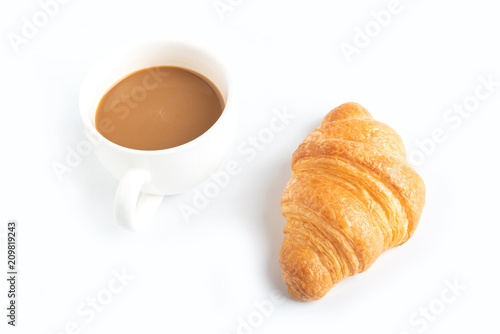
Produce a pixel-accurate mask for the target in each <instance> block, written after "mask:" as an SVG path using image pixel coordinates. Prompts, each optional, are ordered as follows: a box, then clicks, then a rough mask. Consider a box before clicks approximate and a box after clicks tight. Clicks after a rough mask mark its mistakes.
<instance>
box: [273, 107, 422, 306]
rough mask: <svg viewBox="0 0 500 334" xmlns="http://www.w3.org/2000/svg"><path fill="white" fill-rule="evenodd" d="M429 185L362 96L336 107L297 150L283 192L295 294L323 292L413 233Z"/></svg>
mask: <svg viewBox="0 0 500 334" xmlns="http://www.w3.org/2000/svg"><path fill="white" fill-rule="evenodd" d="M424 201H425V186H424V183H423V181H422V179H421V178H420V176H419V175H418V174H417V173H416V172H415V171H414V170H413V168H412V167H411V166H410V164H409V163H408V162H406V153H405V148H404V145H403V142H402V140H401V137H400V136H399V135H398V134H397V133H396V132H395V131H394V130H393V129H392V128H390V127H389V126H388V125H386V124H384V123H382V122H379V121H376V120H374V119H373V117H372V116H371V115H370V113H369V112H368V111H367V110H366V109H365V108H363V107H362V106H361V105H359V104H357V103H346V104H343V105H341V106H339V107H337V108H335V109H334V110H332V111H331V112H330V113H328V115H326V117H325V118H324V119H323V121H322V122H321V126H320V127H319V128H317V129H315V130H313V131H312V132H311V133H310V134H309V135H308V136H307V137H306V139H305V140H304V141H303V142H302V144H301V145H300V146H299V148H298V149H297V150H296V151H295V153H294V154H293V157H292V177H291V180H290V181H289V182H288V184H287V186H286V188H285V190H284V193H283V197H282V199H281V208H282V214H283V216H284V217H285V218H286V220H287V223H286V225H285V227H284V233H285V237H284V240H283V243H282V245H281V249H280V255H279V261H280V265H281V268H282V275H283V279H284V281H285V283H286V284H287V285H288V292H289V294H290V295H291V296H292V297H293V298H295V299H297V300H301V301H311V300H317V299H320V298H322V297H323V296H324V295H326V293H327V292H328V291H330V289H331V288H332V287H333V286H334V285H335V284H337V283H338V282H340V281H341V280H343V279H344V278H345V277H347V276H351V275H355V274H357V273H361V272H363V271H365V270H367V269H368V268H369V267H370V266H371V265H372V264H373V262H375V260H376V259H377V258H378V257H379V256H380V254H382V253H383V252H384V251H386V250H387V249H390V248H392V247H396V246H399V245H401V244H403V243H405V242H406V241H407V240H408V239H409V238H410V237H411V236H412V235H413V232H415V229H416V227H417V224H418V221H419V219H420V214H421V212H422V209H423V206H424Z"/></svg>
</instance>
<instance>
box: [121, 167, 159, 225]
mask: <svg viewBox="0 0 500 334" xmlns="http://www.w3.org/2000/svg"><path fill="white" fill-rule="evenodd" d="M149 181H151V173H150V172H148V171H146V170H143V169H131V170H129V171H128V172H126V173H125V175H123V177H122V179H121V180H120V184H119V185H118V189H117V190H116V196H115V204H114V212H115V221H116V222H117V223H118V225H120V226H121V227H123V228H125V229H127V230H129V231H139V230H142V229H144V227H146V225H147V223H148V221H149V220H150V219H151V218H152V217H153V216H154V214H155V213H156V210H157V209H158V207H159V206H160V204H161V201H162V200H163V196H160V195H149V194H144V193H141V188H142V186H143V185H144V183H146V182H149Z"/></svg>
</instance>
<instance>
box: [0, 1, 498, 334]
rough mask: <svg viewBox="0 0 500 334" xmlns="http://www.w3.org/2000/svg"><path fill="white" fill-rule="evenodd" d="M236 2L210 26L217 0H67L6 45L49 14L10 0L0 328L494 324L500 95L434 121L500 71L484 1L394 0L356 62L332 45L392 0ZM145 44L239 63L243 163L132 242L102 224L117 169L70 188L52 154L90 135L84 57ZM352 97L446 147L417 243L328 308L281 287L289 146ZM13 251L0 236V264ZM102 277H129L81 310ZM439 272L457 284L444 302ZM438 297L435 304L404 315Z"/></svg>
mask: <svg viewBox="0 0 500 334" xmlns="http://www.w3.org/2000/svg"><path fill="white" fill-rule="evenodd" d="M232 3H233V4H234V6H233V10H231V11H228V12H226V13H225V15H224V19H221V17H220V16H219V15H218V14H217V12H216V10H215V9H214V7H213V2H212V0H198V1H173V0H170V1H159V0H158V1H154V0H142V1H130V0H129V1H127V0H107V1H97V0H86V1H79V0H73V1H69V2H68V3H67V4H65V5H61V6H60V8H59V11H58V12H57V13H56V15H55V16H54V17H52V18H50V20H49V22H48V24H47V25H46V26H44V27H42V28H40V30H39V31H38V34H36V36H34V37H32V38H30V39H29V40H27V43H26V44H23V45H20V46H19V52H18V53H16V52H14V48H13V47H12V45H11V43H10V42H9V39H8V36H9V34H10V33H15V34H20V33H21V28H22V25H23V17H26V18H28V19H29V20H32V17H33V15H35V14H36V13H37V12H39V11H40V10H41V7H40V5H39V4H38V2H37V1H34V0H23V1H6V0H2V2H1V8H0V22H1V23H0V25H1V31H0V34H1V35H0V37H1V39H0V47H1V62H0V71H1V72H0V73H1V76H0V92H1V101H2V102H1V109H0V114H1V119H0V143H1V157H2V160H1V162H0V170H1V173H0V180H1V183H0V185H1V186H0V203H1V204H0V209H1V210H0V222H1V226H2V227H1V229H2V233H4V234H5V226H6V223H7V220H8V219H17V220H18V222H19V229H20V232H19V235H20V241H19V247H20V250H19V259H20V260H19V262H20V264H19V266H20V267H19V272H20V278H19V286H18V289H19V299H18V303H19V309H18V327H16V328H15V329H12V328H8V327H10V326H7V325H6V320H7V318H6V317H5V313H6V310H5V307H4V305H6V303H7V298H6V292H7V286H6V281H5V279H3V278H2V280H1V282H2V283H1V284H0V289H1V290H0V296H1V297H0V304H1V305H2V307H1V309H2V310H4V311H1V316H0V319H2V320H1V324H0V332H1V333H41V334H50V333H64V331H65V327H66V326H68V325H69V328H71V326H72V325H71V324H72V323H75V324H76V325H77V326H78V331H76V332H78V333H221V334H223V333H229V334H233V333H252V332H253V333H304V332H307V333H309V332H310V333H394V334H399V333H402V332H406V333H411V334H413V333H421V332H425V333H471V332H484V333H486V332H487V333H498V331H499V327H500V326H499V325H498V314H499V311H500V307H499V304H498V300H499V298H500V289H499V286H498V282H499V278H500V276H499V271H498V269H497V265H498V254H499V250H500V246H499V243H498V233H499V232H500V227H499V223H500V221H499V216H498V207H499V205H500V201H499V200H500V195H499V192H498V187H500V179H499V173H498V164H497V163H498V123H499V121H500V116H499V115H500V113H499V112H500V87H496V88H495V92H494V93H493V94H491V95H490V96H489V97H488V98H487V99H485V100H484V101H481V102H480V105H479V106H478V107H477V108H476V109H475V110H474V111H473V112H471V113H470V116H469V117H467V118H464V119H463V120H461V121H460V124H458V122H459V121H456V123H455V122H451V121H449V120H448V121H447V120H445V118H444V117H445V115H446V113H447V110H448V109H449V108H453V106H454V104H461V103H462V102H463V101H464V100H467V99H468V100H470V97H471V96H473V95H474V91H475V88H476V87H477V86H478V85H479V84H480V81H479V79H478V78H479V77H483V78H487V77H488V76H491V77H492V79H493V80H494V81H500V71H499V69H498V66H499V61H500V47H499V38H498V32H499V31H500V20H498V9H497V7H495V2H494V1H492V0H475V1H457V0H453V1H452V0H446V1H430V0H413V1H410V0H401V10H400V12H399V13H398V14H397V15H394V16H393V17H392V20H391V22H390V23H389V24H388V25H387V26H386V27H384V28H383V29H382V31H381V32H380V33H379V34H378V35H377V36H376V37H374V38H372V39H371V42H370V43H369V45H368V46H367V47H365V48H362V49H360V50H359V54H355V55H353V56H352V61H351V62H348V61H347V59H346V57H345V56H344V55H343V53H342V51H341V48H340V45H341V44H342V43H343V42H344V43H351V44H352V43H353V39H354V36H355V33H356V30H355V29H356V27H358V28H360V29H363V28H364V27H365V25H366V24H367V23H369V22H370V21H372V20H373V18H372V16H371V15H370V12H371V11H372V10H376V11H378V10H381V9H384V8H387V5H388V3H389V1H388V0H383V1H381V0H377V1H372V0H370V1H369V0H363V1H326V0H325V1H318V0H313V1H290V0H288V1H285V0H275V1H263V0H252V1H245V0H243V1H236V0H233V1H232ZM10 36H12V35H10ZM155 36H163V37H179V38H185V39H188V40H193V41H196V42H200V43H202V44H204V45H206V46H207V47H209V48H210V49H212V50H213V51H215V52H216V53H218V54H219V55H220V56H221V57H222V58H223V59H224V60H225V61H226V62H227V64H228V66H229V67H230V68H231V69H232V71H233V72H234V73H233V74H234V77H235V83H236V88H237V93H236V95H237V96H236V99H237V107H238V113H239V129H238V134H237V137H236V138H235V141H234V145H233V149H232V151H231V153H230V155H229V157H228V159H235V160H237V161H238V162H239V163H240V165H241V168H242V171H241V173H240V174H239V175H237V176H235V177H233V178H232V179H231V182H230V184H229V185H228V186H227V187H226V188H225V189H222V190H221V191H220V193H219V194H218V196H216V197H215V198H213V199H211V200H210V205H209V207H208V208H206V209H204V210H201V212H200V213H199V215H197V216H192V217H191V221H190V223H188V222H187V221H186V220H185V219H183V217H182V216H181V214H180V211H179V207H180V206H181V205H182V204H184V205H192V201H193V196H194V192H189V193H186V194H182V195H178V196H172V197H169V198H166V199H165V200H164V202H163V204H162V207H161V209H160V210H159V212H158V214H157V215H156V216H155V218H154V220H153V221H152V223H151V224H150V226H149V228H148V229H147V230H146V231H144V232H142V233H136V234H133V233H128V232H126V231H123V230H121V229H120V228H119V227H118V226H116V225H115V223H114V222H113V217H112V204H113V196H114V192H115V190H116V187H117V183H118V181H117V180H115V179H113V178H112V177H111V176H110V175H108V174H107V172H105V171H104V170H103V169H102V168H101V166H100V164H99V162H98V161H97V160H96V158H95V157H94V156H93V155H89V156H87V157H84V158H83V160H82V162H81V163H80V164H79V165H78V166H77V167H76V168H73V169H72V171H71V173H67V174H64V175H63V177H62V181H60V180H58V178H57V176H56V174H55V173H54V171H53V169H52V165H53V164H54V163H55V162H58V163H65V159H66V155H67V149H68V147H69V148H73V149H75V148H76V147H77V145H78V144H79V143H80V142H82V141H84V140H85V136H84V135H83V134H82V132H81V131H82V129H83V126H82V123H81V120H80V116H79V113H78V93H79V88H80V84H81V82H82V80H83V78H84V76H85V74H86V73H87V72H88V70H89V69H90V68H91V66H92V65H93V64H94V63H95V62H96V61H97V60H98V59H99V58H101V57H102V56H103V55H104V54H106V53H108V52H109V51H111V50H113V49H115V48H116V47H119V46H121V45H123V44H124V43H127V42H131V41H134V40H137V39H141V38H145V37H155ZM347 101H356V102H359V103H361V104H363V105H364V106H365V107H367V108H368V109H369V110H370V111H371V113H372V114H373V115H374V117H375V118H376V119H378V120H381V121H383V122H386V123H388V124H389V125H391V126H392V127H393V128H395V129H396V130H397V131H398V132H399V133H400V135H401V136H402V137H403V139H404V141H405V144H406V147H407V151H408V152H409V153H412V152H416V151H415V150H417V149H418V146H417V144H416V141H418V140H424V139H426V138H430V137H431V134H432V133H433V131H435V130H436V129H438V128H439V129H442V131H443V132H444V133H445V136H446V140H445V141H444V142H442V143H439V144H437V145H436V146H435V148H434V150H433V151H432V152H430V153H429V154H428V155H427V156H425V157H424V158H425V161H424V162H423V163H421V164H420V165H419V166H416V170H417V171H418V172H419V173H420V175H421V176H422V178H423V179H424V181H425V183H426V187H427V198H426V206H425V209H424V213H423V215H422V218H421V221H420V225H419V228H418V230H417V232H416V233H415V235H414V236H413V237H412V239H411V240H410V241H409V242H408V243H406V244H405V245H403V246H401V247H399V248H397V249H393V250H390V251H388V252H386V253H385V254H383V255H382V256H381V257H380V258H379V259H378V260H377V262H376V263H375V264H374V265H373V266H372V268H370V269H369V270H368V271H367V272H365V273H363V274H360V275H357V276H355V277H350V278H347V279H346V280H345V281H343V282H342V283H340V284H338V285H337V286H335V287H334V288H333V289H332V291H330V293H329V294H328V295H327V296H326V297H325V298H323V299H322V300H320V301H317V302H311V303H301V302H297V301H294V300H293V299H291V298H290V297H289V296H288V294H287V292H286V286H285V284H284V283H283V281H282V278H281V269H280V267H279V263H278V252H279V247H280V244H281V241H282V238H283V234H282V228H283V225H284V223H285V220H284V218H283V217H282V216H281V214H280V197H281V193H282V191H283V189H284V187H285V184H286V182H287V181H288V179H289V177H290V167H289V165H290V159H291V155H292V153H293V151H294V150H295V149H296V148H297V146H298V145H299V144H300V142H301V141H302V140H303V139H304V137H305V136H306V135H307V133H309V132H310V131H311V130H312V129H313V128H315V127H316V126H318V124H319V122H320V121H321V119H322V118H323V117H324V115H326V113H327V112H328V111H330V110H331V109H332V108H334V107H335V106H337V105H339V104H341V103H344V102H347ZM471 101H472V100H471ZM283 108H286V110H287V111H288V113H291V114H293V115H295V116H296V117H295V119H293V120H292V121H291V122H290V124H288V125H287V126H286V129H285V130H284V131H282V132H279V133H276V134H275V137H274V140H273V141H272V142H270V143H268V144H266V145H265V148H264V149H263V150H262V151H259V152H258V153H257V155H256V157H255V159H253V160H252V161H247V160H246V158H247V157H248V156H245V155H241V154H240V153H238V150H237V147H238V146H239V145H245V141H247V139H248V137H249V136H254V135H257V134H258V133H259V132H260V131H261V130H262V129H264V128H265V127H267V126H268V125H269V122H270V120H271V119H272V118H273V115H274V114H273V110H274V109H279V110H283ZM450 115H451V114H450ZM428 148H430V146H428ZM414 154H418V153H414ZM199 189H203V185H202V186H201V187H200V188H199ZM4 237H5V235H4ZM5 249H6V247H5V244H4V239H3V240H2V246H1V257H0V258H1V262H2V265H1V268H2V272H4V271H5V270H4V268H5V264H4V263H5V262H6V255H5V253H6V251H5ZM114 270H116V271H122V270H125V271H126V272H127V273H128V274H129V275H131V276H133V277H134V278H133V279H132V280H131V281H130V282H129V283H128V285H127V286H126V287H125V288H124V289H123V290H122V291H121V292H120V293H118V294H116V295H113V296H112V300H111V301H110V302H109V304H107V305H105V306H104V309H103V310H102V311H101V312H97V313H96V316H95V318H94V319H92V320H91V321H88V320H89V316H81V315H79V314H78V313H77V308H78V307H79V306H81V303H85V302H86V300H87V298H89V297H96V296H97V295H98V294H101V297H102V296H105V295H106V291H104V292H102V291H103V289H106V288H107V286H108V283H109V282H112V278H113V271H114ZM1 277H4V274H2V275H1ZM447 280H449V281H451V282H453V281H454V280H456V281H457V282H459V284H460V285H462V286H465V287H466V288H465V289H464V290H460V292H459V293H458V296H455V298H454V301H453V302H451V303H447V304H443V302H442V301H441V302H440V301H439V299H440V298H441V294H442V293H443V291H445V290H446V289H447V285H446V284H447V283H446V281H447ZM275 289H278V290H279V291H280V292H281V293H282V294H283V295H284V297H283V299H282V303H280V304H276V305H274V306H273V308H274V309H273V310H272V312H269V313H270V314H267V315H265V316H264V315H262V314H260V315H259V314H257V313H256V312H258V309H257V307H256V306H255V304H254V302H260V301H263V300H269V298H270V296H271V293H272V291H274V290H275ZM445 292H446V291H445ZM448 295H449V296H452V295H451V294H448ZM430 305H433V307H434V308H435V310H436V307H437V310H438V311H439V312H438V313H440V314H438V315H435V316H432V321H431V320H424V323H425V326H424V325H423V324H422V320H420V322H419V325H416V324H415V323H412V322H411V319H412V318H413V319H414V320H416V319H425V318H422V317H421V316H419V315H418V312H421V311H422V310H425V309H428V308H429V307H430ZM440 305H444V309H439V306H440ZM415 312H417V313H415ZM415 314H416V315H415ZM431 315H432V314H431ZM252 316H253V317H254V318H255V319H256V320H255V319H254V322H253V323H254V324H255V321H258V320H262V321H260V322H259V323H258V326H257V328H254V327H250V328H249V327H247V328H242V327H241V326H242V325H241V323H242V321H245V322H246V321H248V320H249V319H248V318H249V317H250V318H251V317H252ZM259 316H260V318H259ZM414 317H417V318H414ZM242 319H243V320H242ZM429 319H430V318H429ZM238 326H240V328H238ZM424 327H425V328H424ZM6 329H7V330H6ZM71 332H72V331H71V330H69V331H66V333H71ZM73 332H75V331H73Z"/></svg>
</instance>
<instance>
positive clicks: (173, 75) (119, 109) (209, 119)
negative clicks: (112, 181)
mask: <svg viewBox="0 0 500 334" xmlns="http://www.w3.org/2000/svg"><path fill="white" fill-rule="evenodd" d="M223 110H224V99H223V98H222V95H221V93H220V91H219V90H218V88H217V87H216V86H215V85H214V84H213V83H212V82H211V81H210V80H209V79H207V78H205V77H204V76H202V75H201V74H199V73H196V72H193V71H191V70H188V69H185V68H180V67H175V66H156V67H150V68H146V69H141V70H139V71H136V72H133V73H132V74H129V75H128V76H126V77H125V78H123V79H121V80H120V81H118V82H117V83H116V84H115V85H114V86H112V87H111V88H110V89H109V90H108V91H107V92H106V94H104V96H103V97H102V99H101V101H100V102H99V105H98V107H97V111H96V115H95V126H96V129H97V131H99V132H100V133H101V134H102V135H103V136H104V137H106V138H107V139H109V140H110V141H112V142H114V143H115V144H118V145H120V146H124V147H128V148H132V149H137V150H162V149H167V148H171V147H175V146H179V145H182V144H185V143H187V142H189V141H191V140H193V139H195V138H197V137H199V136H200V135H202V134H203V133H205V132H206V131H207V130H208V129H209V128H210V127H212V125H214V123H215V122H216V121H217V120H218V119H219V117H220V116H221V114H222V111H223Z"/></svg>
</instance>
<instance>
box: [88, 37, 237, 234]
mask: <svg viewBox="0 0 500 334" xmlns="http://www.w3.org/2000/svg"><path fill="white" fill-rule="evenodd" d="M160 65H171V66H179V67H183V68H187V69H190V70H193V71H195V72H198V73H200V74H202V75H204V76H205V77H207V78H208V79H210V80H211V81H212V82H213V83H214V84H215V85H216V86H217V87H218V88H219V90H220V92H221V94H222V96H223V98H224V101H225V108H224V111H223V112H222V115H221V116H220V117H219V119H218V120H217V122H216V123H215V124H214V125H213V126H212V127H211V128H210V129H208V130H207V131H206V132H205V133H203V134H202V135H201V136H199V137H198V138H196V139H194V140H192V141H190V142H188V143H186V144H183V145H180V146H176V147H173V148H169V149H164V150H155V151H142V150H135V149H130V148H126V147H123V146H120V145H117V144H115V143H113V142H111V141H109V140H108V139H106V138H105V137H104V136H102V135H101V134H100V133H98V132H97V130H96V128H95V113H96V110H97V106H98V104H99V101H100V100H101V98H102V96H103V95H104V94H105V93H106V92H107V90H108V89H109V88H110V87H111V86H112V85H113V84H114V83H116V82H117V81H119V80H120V79H122V78H123V77H125V76H126V75H128V74H130V73H132V72H134V71H137V70H140V69H143V68H148V67H152V66H160ZM232 95H233V93H232V85H231V79H230V75H229V73H228V71H227V69H226V68H225V66H224V65H223V64H222V63H221V62H220V61H219V60H218V59H217V57H215V56H214V55H213V54H211V53H210V52H209V51H207V50H206V49H205V48H203V47H201V46H198V45H195V44H193V43H187V42H183V41H175V40H168V39H154V40H145V41H140V42H136V43H133V44H130V45H127V46H124V47H122V48H120V49H119V50H116V51H115V52H113V53H111V54H109V55H108V56H107V57H105V58H104V59H102V60H101V61H100V62H99V63H97V64H96V65H95V66H94V68H93V69H92V70H91V71H90V72H89V74H88V75H87V77H86V78H85V80H84V82H83V84H82V87H81V91H80V114H81V116H82V120H83V124H84V126H85V129H86V131H88V132H89V133H91V134H92V135H94V136H96V137H98V138H99V139H100V140H99V141H98V144H97V145H95V147H94V152H95V155H96V156H97V158H98V159H99V160H100V161H101V163H102V164H103V166H104V167H105V168H106V169H107V170H108V171H109V172H111V174H112V175H114V176H115V177H116V178H118V179H119V180H120V183H119V185H118V189H117V191H116V196H115V203H114V214H115V220H116V222H117V223H118V224H119V225H121V226H122V227H124V228H126V229H128V230H132V231H136V230H140V229H142V228H143V227H145V225H146V223H147V221H148V220H149V219H150V218H151V217H152V216H153V215H154V213H155V212H156V210H157V209H158V207H159V205H160V204H161V202H162V199H163V196H165V195H172V194H178V193H181V192H184V191H186V190H189V189H191V188H193V187H195V186H197V185H198V184H200V183H201V182H203V181H204V180H206V179H208V178H209V177H210V176H211V175H212V174H213V173H214V172H215V171H216V169H217V168H218V167H219V166H220V165H221V163H222V162H223V160H224V158H225V156H226V154H227V152H228V150H229V147H230V145H231V141H232V139H233V137H234V133H235V130H236V113H235V110H234V107H233V98H232Z"/></svg>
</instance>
